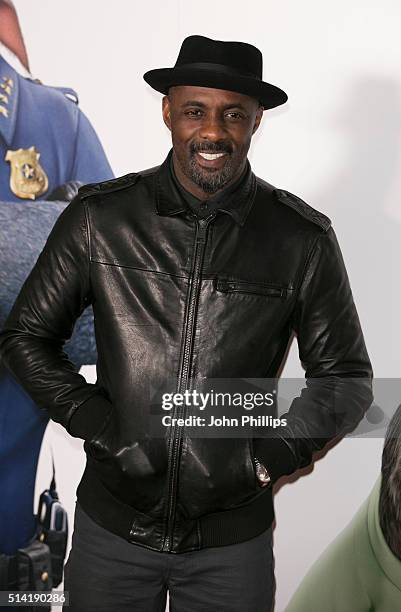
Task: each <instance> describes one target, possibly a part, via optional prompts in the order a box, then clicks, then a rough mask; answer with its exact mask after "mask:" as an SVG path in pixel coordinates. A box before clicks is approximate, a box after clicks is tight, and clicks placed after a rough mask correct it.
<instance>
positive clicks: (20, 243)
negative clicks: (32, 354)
mask: <svg viewBox="0 0 401 612" xmlns="http://www.w3.org/2000/svg"><path fill="white" fill-rule="evenodd" d="M0 16H1V19H0V170H1V171H0V220H1V223H0V326H2V325H3V323H4V321H5V319H6V316H7V315H8V313H9V311H10V309H11V306H12V304H13V302H14V301H15V298H16V296H17V295H18V292H19V290H20V288H21V285H22V282H23V281H24V280H25V279H26V277H27V275H28V273H29V272H30V270H31V269H32V267H33V265H34V263H35V261H36V259H37V256H38V253H39V252H40V250H41V249H42V248H43V245H44V242H45V239H46V238H47V235H48V233H49V231H50V229H51V228H52V226H53V224H54V222H55V220H56V218H57V216H58V214H59V213H60V212H61V210H62V209H64V208H65V206H66V201H67V200H68V199H70V197H71V195H73V194H74V190H75V192H76V189H77V183H78V182H80V184H82V183H88V182H90V181H100V180H106V179H109V178H112V177H113V172H112V170H111V168H110V165H109V162H108V160H107V158H106V155H105V152H104V150H103V147H102V145H101V143H100V141H99V138H98V136H97V134H96V132H95V130H94V129H93V127H92V125H91V123H90V122H89V120H88V119H87V117H86V115H85V114H84V113H83V112H82V110H81V109H80V108H79V106H78V99H77V96H76V94H75V92H74V91H73V90H71V89H68V88H63V87H60V88H59V87H51V86H48V85H44V84H42V83H41V82H39V81H37V80H35V79H33V77H32V74H31V73H30V72H29V71H28V67H29V63H28V57H27V54H26V50H25V45H24V41H23V37H22V34H21V30H20V27H19V23H18V17H17V14H16V12H15V9H14V7H13V6H12V3H11V2H6V3H5V2H4V1H1V0H0ZM3 17H4V19H3ZM67 351H68V354H69V356H70V358H71V359H73V361H74V363H75V364H77V365H78V366H81V365H84V364H93V363H95V362H96V346H95V341H94V331H93V316H92V314H91V309H88V310H86V311H85V313H84V315H83V317H82V319H81V320H80V321H79V324H78V325H77V327H76V330H75V333H74V338H73V340H72V342H70V343H69V345H68V347H67ZM48 421H49V415H48V413H46V412H45V411H44V410H40V409H39V408H38V406H37V405H36V404H35V402H34V401H33V400H32V398H31V397H29V395H28V394H27V393H26V392H25V391H24V389H23V388H22V387H21V386H20V385H19V384H18V383H17V381H16V380H15V379H14V378H13V377H12V376H11V375H10V373H9V372H7V371H6V370H5V368H4V367H3V366H2V364H0V465H1V470H0V490H1V499H0V553H4V554H6V555H14V554H15V553H16V552H17V549H18V548H20V547H24V546H26V545H27V543H28V542H29V540H30V539H31V538H32V536H33V534H34V532H35V517H34V512H33V510H34V509H33V499H34V488H35V478H36V472H37V464H38V458H39V452H40V447H41V443H42V439H43V436H44V433H45V430H46V427H47V424H48ZM0 584H2V582H0Z"/></svg>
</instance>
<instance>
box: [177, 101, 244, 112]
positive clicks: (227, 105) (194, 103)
mask: <svg viewBox="0 0 401 612" xmlns="http://www.w3.org/2000/svg"><path fill="white" fill-rule="evenodd" d="M188 106H200V107H201V108H206V107H207V105H206V104H205V103H204V102H201V101H200V100H187V101H186V102H184V103H183V104H181V108H187V107H188ZM228 108H239V109H240V110H243V111H244V112H245V113H247V112H249V111H248V109H247V108H245V106H243V105H242V104H240V103H239V102H238V103H237V104H235V103H233V104H226V105H225V106H223V110H227V109H228Z"/></svg>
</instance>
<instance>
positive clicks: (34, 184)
mask: <svg viewBox="0 0 401 612" xmlns="http://www.w3.org/2000/svg"><path fill="white" fill-rule="evenodd" d="M39 157H40V153H39V152H38V151H37V150H36V149H35V147H34V146H32V147H29V149H17V150H16V151H11V150H8V151H7V153H6V156H5V160H6V161H8V162H10V165H11V174H10V189H11V191H12V192H13V193H14V194H15V195H16V196H18V197H19V198H25V199H29V200H34V199H35V198H37V197H38V196H41V195H42V194H43V193H44V192H45V191H47V189H48V187H49V181H48V178H47V175H46V172H45V171H44V170H43V168H42V166H41V165H40V163H39Z"/></svg>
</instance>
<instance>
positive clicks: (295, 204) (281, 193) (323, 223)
mask: <svg viewBox="0 0 401 612" xmlns="http://www.w3.org/2000/svg"><path fill="white" fill-rule="evenodd" d="M275 193H276V196H277V198H278V200H279V201H280V202H282V203H283V204H287V206H291V208H293V209H294V210H296V211H297V212H298V213H299V214H300V215H302V216H303V217H305V218H306V219H309V221H312V223H316V225H319V226H320V227H321V228H322V229H324V231H327V230H328V229H329V227H330V226H331V219H329V217H327V216H326V215H324V214H323V213H321V212H320V211H319V210H316V209H315V208H312V206H310V205H309V204H307V203H306V202H304V201H303V200H301V198H299V197H298V196H296V195H294V194H293V193H290V192H289V191H286V190H285V189H276V190H275Z"/></svg>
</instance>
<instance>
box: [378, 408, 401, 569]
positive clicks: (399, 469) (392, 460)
mask: <svg viewBox="0 0 401 612" xmlns="http://www.w3.org/2000/svg"><path fill="white" fill-rule="evenodd" d="M381 471H382V482H381V487H380V499H379V518H380V527H381V529H382V532H383V535H384V538H385V540H386V542H387V544H388V546H389V547H390V549H391V551H392V552H393V553H394V555H395V556H396V557H398V559H400V560H401V405H400V406H398V408H397V410H396V411H395V413H394V415H393V417H392V419H391V421H390V423H389V425H388V427H387V432H386V437H385V440H384V448H383V454H382V467H381Z"/></svg>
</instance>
